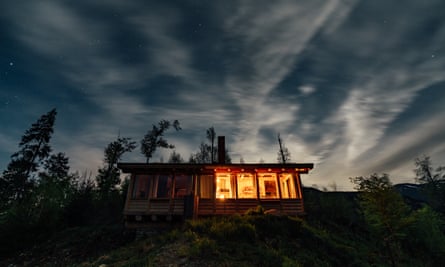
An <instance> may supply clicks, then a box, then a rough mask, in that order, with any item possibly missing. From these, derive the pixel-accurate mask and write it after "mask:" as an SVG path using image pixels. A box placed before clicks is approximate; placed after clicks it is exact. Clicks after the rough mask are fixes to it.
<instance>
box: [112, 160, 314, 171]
mask: <svg viewBox="0 0 445 267" xmlns="http://www.w3.org/2000/svg"><path fill="white" fill-rule="evenodd" d="M117 166H118V168H120V169H121V170H122V171H123V172H125V173H155V172H167V171H178V172H181V171H183V172H206V171H213V170H220V171H246V172H248V171H257V170H260V171H262V170H265V171H266V170H267V171H272V170H273V171H291V170H293V171H298V172H299V173H308V172H309V170H311V169H313V168H314V164H313V163H286V164H281V163H227V164H219V163H213V164H211V163H197V164H196V163H130V162H123V163H118V164H117Z"/></svg>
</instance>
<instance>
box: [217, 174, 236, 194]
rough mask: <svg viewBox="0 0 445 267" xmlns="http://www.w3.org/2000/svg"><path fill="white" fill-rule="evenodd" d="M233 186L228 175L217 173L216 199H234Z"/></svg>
mask: <svg viewBox="0 0 445 267" xmlns="http://www.w3.org/2000/svg"><path fill="white" fill-rule="evenodd" d="M234 185H235V183H234V182H233V181H232V179H231V176H230V173H217V174H216V198H234V191H235V190H234V188H235V186H234Z"/></svg>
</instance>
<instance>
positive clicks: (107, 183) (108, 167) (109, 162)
mask: <svg viewBox="0 0 445 267" xmlns="http://www.w3.org/2000/svg"><path fill="white" fill-rule="evenodd" d="M135 148H136V142H134V141H131V138H126V137H118V138H117V140H115V141H113V142H111V143H109V144H108V145H107V147H106V148H105V150H104V165H103V167H102V168H100V169H99V174H98V175H97V177H96V182H97V186H98V188H99V191H100V192H101V194H102V196H105V195H107V194H108V193H109V192H110V191H111V190H113V189H114V188H115V187H116V185H118V184H119V183H120V175H119V174H120V172H119V169H118V168H117V163H118V161H119V160H120V159H121V157H122V156H123V155H124V154H125V153H126V152H131V151H133V149H135Z"/></svg>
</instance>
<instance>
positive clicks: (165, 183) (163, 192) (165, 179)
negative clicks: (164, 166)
mask: <svg viewBox="0 0 445 267" xmlns="http://www.w3.org/2000/svg"><path fill="white" fill-rule="evenodd" d="M155 189H156V193H155V194H154V195H155V196H156V197H157V198H169V197H170V196H171V192H172V191H171V189H172V177H171V176H170V175H165V174H161V175H159V176H158V179H157V184H156V187H155Z"/></svg>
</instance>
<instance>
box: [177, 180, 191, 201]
mask: <svg viewBox="0 0 445 267" xmlns="http://www.w3.org/2000/svg"><path fill="white" fill-rule="evenodd" d="M191 193H192V176H191V175H175V197H176V198H180V197H184V196H187V195H190V194H191Z"/></svg>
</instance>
